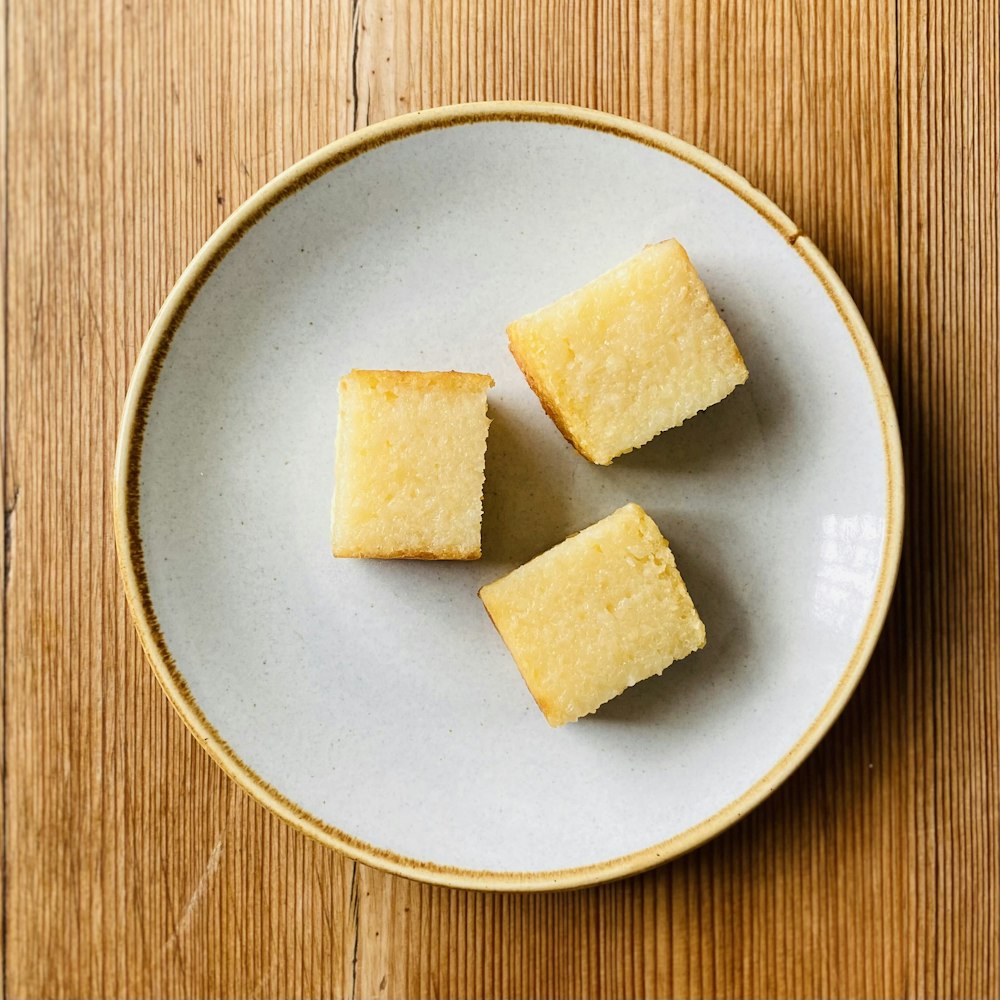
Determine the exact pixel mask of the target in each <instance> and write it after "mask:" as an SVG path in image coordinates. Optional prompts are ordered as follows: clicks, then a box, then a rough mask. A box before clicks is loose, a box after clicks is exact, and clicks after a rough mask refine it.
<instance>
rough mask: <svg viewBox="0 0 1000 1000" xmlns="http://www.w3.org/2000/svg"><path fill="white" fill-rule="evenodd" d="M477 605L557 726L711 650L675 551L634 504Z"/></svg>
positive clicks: (516, 574)
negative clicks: (703, 650)
mask: <svg viewBox="0 0 1000 1000" xmlns="http://www.w3.org/2000/svg"><path fill="white" fill-rule="evenodd" d="M480 597H481V598H482V601H483V603H484V605H485V606H486V609H487V611H488V612H489V614H490V617H491V618H492V619H493V623H494V624H495V625H496V627H497V631H498V632H499V633H500V635H501V637H502V638H503V641H504V643H505V644H506V645H507V648H508V649H509V650H510V652H511V655H512V656H513V657H514V660H515V662H516V663H517V666H518V668H519V669H520V671H521V674H522V676H523V677H524V680H525V683H526V684H527V685H528V688H529V690H530V691H531V693H532V695H533V696H534V698H535V700H536V701H537V702H538V705H539V707H540V708H541V710H542V712H543V713H544V714H545V717H546V718H547V719H548V721H549V723H550V724H552V725H553V726H559V725H562V724H563V723H566V722H571V721H573V720H575V719H578V718H580V717H581V716H583V715H587V714H589V713H590V712H593V711H595V710H596V709H597V708H598V707H600V706H601V705H603V704H604V703H605V702H607V701H609V700H610V699H611V698H614V697H615V696H616V695H619V694H621V692H622V691H624V690H625V689H626V688H627V687H629V686H631V685H633V684H636V683H637V682H639V681H641V680H644V679H645V678H647V677H651V676H653V675H654V674H659V673H661V672H662V671H663V670H664V669H665V668H666V667H668V666H669V665H670V664H671V663H673V662H674V661H675V660H679V659H681V658H682V657H684V656H687V655H688V654H689V653H692V652H694V651H695V650H696V649H700V648H701V647H702V646H704V644H705V626H704V625H703V624H702V621H701V618H700V617H699V616H698V612H697V611H696V610H695V607H694V604H693V603H692V601H691V597H690V596H689V594H688V591H687V588H686V587H685V585H684V581H683V579H682V578H681V575H680V573H679V572H678V570H677V566H676V564H675V562H674V556H673V553H672V552H671V551H670V546H669V544H668V543H667V541H666V539H665V538H664V537H663V535H661V534H660V531H659V529H658V528H657V526H656V524H655V523H654V522H653V520H652V518H650V517H649V516H648V515H647V514H646V513H645V511H643V509H642V508H641V507H639V506H638V505H637V504H627V505H625V506H624V507H622V508H620V509H619V510H617V511H615V512H614V513H613V514H611V515H610V516H608V517H606V518H604V519H603V520H602V521H598V522H597V523H596V524H594V525H592V526H591V527H589V528H586V529H585V530H584V531H581V532H580V533H579V534H578V535H573V536H572V537H570V538H568V539H566V541H564V542H561V543H560V544H559V545H556V546H555V547H554V548H552V549H549V551H547V552H544V553H543V554H542V555H540V556H538V557H537V558H535V559H533V560H531V562H529V563H526V564H525V565H523V566H521V567H519V568H518V569H515V570H514V571H513V572H512V573H509V574H508V575H507V576H505V577H503V578H501V579H500V580H497V581H496V582H494V583H491V584H488V585H487V586H485V587H483V588H482V590H481V591H480Z"/></svg>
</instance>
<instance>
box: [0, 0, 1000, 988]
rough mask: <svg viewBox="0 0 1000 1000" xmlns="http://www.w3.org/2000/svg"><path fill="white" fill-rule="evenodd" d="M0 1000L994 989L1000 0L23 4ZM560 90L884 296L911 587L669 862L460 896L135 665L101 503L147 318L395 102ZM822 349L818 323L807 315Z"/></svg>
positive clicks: (12, 251)
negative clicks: (224, 764) (762, 199)
mask: <svg viewBox="0 0 1000 1000" xmlns="http://www.w3.org/2000/svg"><path fill="white" fill-rule="evenodd" d="M5 10H6V14H5V18H4V20H3V22H2V23H0V32H4V33H5V35H6V38H5V44H4V45H0V58H2V59H3V60H4V64H3V67H2V78H3V79H4V81H5V88H4V101H3V102H2V111H0V113H2V114H3V115H4V119H5V121H4V127H3V128H0V143H3V149H2V150H0V153H2V157H3V159H2V162H4V164H5V167H6V171H5V182H4V185H3V189H2V193H0V197H2V199H3V203H2V212H3V219H4V227H3V232H2V237H0V238H2V240H3V247H2V250H3V255H4V256H3V259H4V271H3V273H4V281H3V286H2V296H3V315H4V332H5V352H4V356H3V364H4V376H3V379H2V383H0V384H2V386H3V394H4V401H3V402H4V415H5V419H4V425H3V428H4V453H3V455H4V458H3V461H4V492H5V506H6V518H5V527H6V531H5V589H4V602H3V606H2V607H3V634H4V675H3V727H4V728H3V734H4V735H3V748H4V759H3V777H4V782H3V813H4V825H3V833H4V838H3V851H4V855H3V877H4V888H3V920H2V937H3V956H2V957H3V979H2V983H3V987H4V992H5V993H6V994H9V995H10V996H12V997H28V996H48V997H55V996H86V997H97V996H103V997H117V996H161V997H166V996H196V997H210V996H237V997H277V996H285V995H295V996H299V995H302V996H321V995H322V996H327V995H330V996H346V995H351V996H358V997H372V996H382V995H385V996H413V997H417V996H421V997H422V996H441V995H448V996H452V995H457V996H515V995H516V996H559V997H562V996H566V997H571V996H593V997H596V996H608V997H619V996H621V997H624V996H632V995H661V996H667V995H670V996H673V995H678V996H727V997H729V996H732V997H736V996H741V997H742V996H774V997H776V996H799V997H802V996H894V997H902V996H965V997H972V996H994V997H995V996H997V994H998V991H1000V972H998V966H1000V944H998V942H1000V818H998V817H1000V709H998V705H1000V654H998V646H1000V625H998V618H1000V614H998V594H1000V587H998V572H1000V545H998V537H1000V536H998V516H1000V477H998V418H1000V406H998V389H1000V379H998V334H1000V326H998V322H1000V317H998V229H997V176H998V114H1000V101H998V71H1000V62H998V57H1000V38H998V24H1000V11H998V5H997V0H953V2H950V3H949V2H938V3H932V2H930V0H871V2H858V0H817V2H814V3H811V2H806V0H772V2H768V3H764V2H763V0H761V2H754V0H704V2H703V0H633V2H626V0H620V2H592V0H545V2H537V3H532V2H529V0H483V2H482V3H481V4H477V3H474V2H472V0H435V2H432V0H426V2H423V3H420V2H414V3H410V4H406V3H403V2H396V3H391V2H389V0H353V3H349V2H341V3H339V4H338V3H336V2H331V3H327V2H323V0H256V2H255V0H202V2H200V3H199V2H196V0H104V2H102V0H51V2H49V0H7V3H6V4H5ZM488 98H530V99H543V100H556V101H565V102H572V103H577V104H583V105H587V106H591V107H597V108H602V109H604V110H607V111H612V112H617V113H619V114H623V115H627V116H630V117H632V118H636V119H638V120H641V121H643V122H647V123H650V124H652V125H656V126H658V127H661V128H664V129H667V130H669V131H671V132H673V133H675V134H676V135H678V136H681V137H682V138H684V139H687V140H690V141H691V142H694V143H696V144H698V145H700V146H702V147H704V148H705V149H707V150H708V151H710V152H711V153H714V154H715V155H717V156H718V157H720V158H721V159H722V160H724V161H725V162H726V163H728V164H730V165H731V166H733V167H735V168H736V169H737V170H739V171H741V172H742V173H743V174H745V175H746V176H747V177H748V178H749V179H750V180H751V181H752V182H753V183H754V184H756V185H757V186H758V187H760V188H762V189H763V190H764V191H765V192H766V193H767V194H768V195H770V196H771V197H772V198H774V199H775V200H776V201H777V202H778V204H779V205H781V206H782V207H784V208H785V209H786V210H787V212H788V213H789V214H790V215H791V216H792V217H793V218H794V219H795V220H796V221H797V222H798V223H799V224H800V225H801V226H802V227H803V229H804V230H805V231H806V232H807V233H808V234H810V235H811V236H812V237H813V238H814V240H815V241H816V243H818V245H819V246H820V248H821V249H822V250H823V251H824V252H825V253H826V254H827V255H828V256H829V257H830V259H831V260H832V262H833V264H834V266H835V267H837V268H838V269H839V271H840V273H841V275H842V276H843V278H844V280H845V282H846V283H847V286H848V287H849V289H850V290H851V291H852V293H853V294H854V296H855V297H856V299H857V301H858V303H859V305H860V307H861V310H862V312H863V313H864V315H865V317H866V319H867V321H868V323H869V325H870V327H871V329H872V333H873V335H874V338H875V341H876V344H877V345H878V348H879V351H880V352H881V355H882V358H883V360H884V363H885V367H886V370H887V372H888V376H889V380H890V383H891V385H892V388H893V392H894V395H895V399H896V402H897V406H898V410H899V416H900V423H901V425H902V435H903V444H904V449H905V454H906V460H907V489H908V497H907V504H908V510H907V521H908V524H907V538H906V544H905V551H904V557H903V563H902V567H901V571H900V580H899V587H898V591H897V594H896V598H895V602H894V605H893V609H892V612H891V614H890V616H889V620H888V623H887V625H886V629H885V632H884V635H883V638H882V640H881V643H880V645H879V648H878V650H877V653H876V655H875V657H874V659H873V661H872V663H871V666H870V667H869V669H868V672H867V675H866V677H865V679H864V681H863V682H862V684H861V687H860V689H859V690H858V692H857V693H856V695H855V696H854V698H853V700H852V701H851V703H850V705H849V706H848V708H847V710H846V712H845V713H844V715H843V717H842V718H841V720H840V721H839V722H838V723H837V725H836V726H835V728H834V729H833V731H832V732H831V733H830V734H829V736H828V737H827V738H826V739H825V740H824V742H823V743H822V745H821V746H820V748H819V749H818V750H817V752H816V753H815V754H813V756H812V757H811V758H810V759H809V761H808V762H807V763H806V764H805V765H804V766H803V767H802V768H801V770H800V771H799V772H798V773H797V774H796V775H795V776H794V777H793V778H792V779H791V780H790V781H789V782H788V783H787V784H786V785H785V786H783V787H782V788H781V789H780V791H779V792H778V793H777V794H776V795H774V796H773V798H771V799H770V800H769V801H768V802H767V803H765V804H764V805H763V806H762V807H761V808H759V809H758V810H757V811H756V812H754V813H753V814H752V815H751V816H750V817H749V818H747V819H746V820H744V821H743V822H742V823H740V824H739V825H738V826H736V827H735V828H733V829H731V830H730V831H729V832H728V833H726V834H724V835H723V836H721V837H719V838H718V839H717V840H715V841H714V842H712V843H710V844H708V845H706V846H704V847H703V848H701V849H700V850H698V851H696V852H694V853H693V854H690V855H688V856H687V857H685V858H682V859H680V860H678V861H675V862H673V863H672V864H668V865H665V866H663V867H661V868H659V869H657V870H654V871H652V872H650V873H648V874H646V875H643V876H640V877H636V878H632V879H628V880H626V881H623V882H619V883H617V884H612V885H607V886H604V887H601V888H597V889H593V890H587V891H577V892H569V893H564V894H545V895H533V896H530V895H529V896H516V895H489V894H479V893H472V892H459V891H448V890H444V889H436V888H428V887H426V886H423V885H420V884H417V883H415V882H409V881H406V880H404V879H401V878H394V877H389V876H386V875H383V874H380V873H379V872H377V871H373V870H370V869H368V868H365V867H363V866H361V865H357V864H354V863H352V862H351V861H348V860H346V859H344V858H343V857H340V856H339V855H337V854H335V853H333V852H331V851H329V850H326V849H323V848H321V847H319V846H317V845H315V844H314V843H312V842H310V841H309V840H306V839H305V838H304V837H302V836H300V835H298V834H295V833H293V832H292V831H291V830H290V829H289V828H288V827H286V826H285V825H284V824H283V823H281V822H280V821H279V820H277V819H275V818H274V817H272V816H271V815H270V814H268V813H267V812H265V811H264V810H263V809H262V808H261V807H259V806H257V805H256V804H255V803H254V802H252V801H251V800H250V799H248V798H247V796H246V795H244V794H243V793H242V792H240V791H239V790H238V789H237V788H236V787H235V786H234V785H233V784H232V783H231V782H230V781H229V780H227V779H226V778H225V777H223V775H222V772H221V771H220V770H219V769H218V768H217V767H216V766H215V765H214V764H213V763H212V762H211V761H210V760H209V759H208V757H207V756H206V755H205V754H204V753H203V752H202V750H201V749H200V748H199V747H198V745H197V744H196V743H195V742H194V740H193V739H192V737H191V736H189V734H188V733H187V731H186V730H185V728H184V726H183V725H182V724H181V722H180V721H179V719H178V718H177V717H176V716H175V714H174V712H173V711H172V709H171V708H170V707H169V705H168V704H167V701H166V699H165V697H164V696H163V695H162V694H161V692H160V689H159V688H158V687H157V685H156V682H155V680H154V679H153V675H152V673H151V671H150V670H149V669H148V667H147V666H146V665H145V664H144V662H143V659H142V655H141V652H140V649H139V644H138V642H137V640H136V637H135V634H134V632H133V629H132V625H131V622H130V620H129V616H128V612H127V610H126V607H125V601H124V598H123V594H122V589H121V587H120V585H119V582H118V576H117V571H116V567H115V556H114V551H113V543H112V534H111V518H110V508H109V484H110V481H111V470H112V458H113V454H114V444H115V435H116V428H117V424H118V419H119V414H120V412H121V408H122V402H123V398H124V394H125V389H126V386H127V382H128V378H129V374H130V372H131V370H132V366H133V363H134V361H135V358H136V352H137V351H138V348H139V345H140V344H141V342H142V339H143V336H144V334H145V331H146V329H147V328H148V326H149V324H150V322H151V320H152V318H153V315H154V313H155V311H156V309H157V308H158V306H159V305H160V303H161V301H162V300H163V298H164V296H165V295H166V293H167V291H168V289H169V288H170V286H171V284H172V283H173V281H174V280H175V279H176V277H177V276H178V274H179V273H180V271H181V269H182V267H183V266H184V265H185V263H186V262H187V261H188V259H189V258H190V257H191V255H192V254H193V253H194V252H195V250H196V249H197V248H198V247H199V246H200V244H201V243H202V242H203V241H204V240H205V238H206V237H207V236H208V235H209V234H210V233H211V232H212V230H213V229H214V228H215V227H216V226H217V225H218V224H219V223H220V222H221V221H222V220H223V219H224V218H225V217H226V215H227V214H228V213H229V212H231V211H232V210H233V209H234V208H235V207H236V206H237V205H239V204H240V202H242V201H243V200H244V199H245V198H246V197H248V196H249V195H250V194H251V193H252V192H253V191H254V190H256V189H257V188H258V187H259V186H260V185H261V184H262V183H263V182H265V181H266V180H268V179H269V178H271V177H273V176H274V175H275V174H276V173H278V171H280V170H281V169H283V168H284V167H286V166H288V165H289V164H291V163H292V162H294V161H295V160H297V159H299V158H300V157H302V156H303V155H305V154H306V153H308V152H310V151H311V150H313V149H316V148H317V147H319V146H321V145H323V144H324V143H326V142H329V141H330V140H332V139H334V138H336V137H337V136H340V135H343V134H344V133H346V132H348V131H350V130H351V129H353V128H355V127H357V126H361V125H364V124H366V123H367V122H373V121H376V120H379V119H382V118H386V117H388V116H390V115H394V114H397V113H398V112H401V111H409V110H411V109H414V108H418V107H425V106H430V105H436V104H445V103H451V102H457V101H466V100H477V99H488ZM803 333H804V335H808V331H803Z"/></svg>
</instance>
